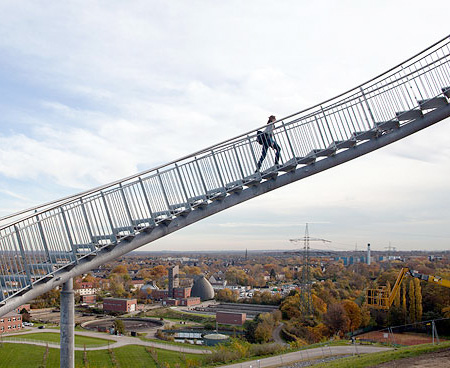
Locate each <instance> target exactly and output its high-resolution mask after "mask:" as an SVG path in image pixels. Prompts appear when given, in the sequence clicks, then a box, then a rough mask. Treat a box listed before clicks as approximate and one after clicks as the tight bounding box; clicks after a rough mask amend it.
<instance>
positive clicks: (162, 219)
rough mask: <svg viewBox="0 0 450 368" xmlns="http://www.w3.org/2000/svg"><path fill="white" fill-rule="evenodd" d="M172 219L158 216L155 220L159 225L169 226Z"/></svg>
mask: <svg viewBox="0 0 450 368" xmlns="http://www.w3.org/2000/svg"><path fill="white" fill-rule="evenodd" d="M172 220H173V219H172V217H169V216H158V217H156V218H155V222H156V223H157V224H163V225H166V226H167V225H169V224H170V223H171V222H172Z"/></svg>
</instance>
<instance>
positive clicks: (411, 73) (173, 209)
mask: <svg viewBox="0 0 450 368" xmlns="http://www.w3.org/2000/svg"><path fill="white" fill-rule="evenodd" d="M449 43H450V39H449V38H448V37H446V38H445V39H443V40H441V41H439V42H437V43H436V44H434V45H432V46H430V47H429V48H427V49H426V50H424V51H422V52H421V53H419V54H417V55H415V56H414V57H412V58H410V59H408V60H407V61H405V62H404V63H402V64H400V65H398V66H396V67H394V68H392V69H390V70H389V71H387V72H386V73H384V74H382V75H380V76H378V77H376V78H374V79H372V80H370V81H368V82H366V83H364V84H363V85H360V86H358V87H356V88H354V89H352V90H350V91H347V92H345V93H343V94H341V95H339V96H337V97H335V98H333V99H330V100H328V101H325V102H323V103H322V104H319V105H316V106H313V107H312V108H310V109H307V110H303V111H300V112H298V113H295V114H293V115H290V116H288V117H285V118H283V119H280V120H278V121H276V122H275V123H274V126H273V128H274V129H273V136H274V140H275V141H276V143H277V144H278V145H279V147H280V149H281V159H280V162H279V165H275V162H274V159H275V152H274V150H273V149H269V150H268V152H267V157H266V158H265V160H264V161H263V165H262V167H261V169H259V170H258V169H257V162H258V160H259V158H260V156H261V150H262V148H263V146H262V145H260V144H258V142H257V140H256V137H257V130H258V129H255V130H253V131H250V132H247V133H245V134H243V135H240V136H237V137H234V138H232V139H229V140H227V141H224V142H222V143H219V144H217V145H215V146H211V147H208V148H207V149H204V150H202V151H199V152H196V153H194V154H192V155H189V156H186V157H183V158H181V159H179V160H176V161H172V162H170V163H169V164H166V165H163V166H159V167H157V168H154V169H151V170H147V171H144V172H142V173H139V174H137V175H134V176H131V177H128V178H125V179H123V180H119V181H116V182H114V183H111V184H108V185H105V186H102V187H99V188H95V189H93V190H90V191H87V192H83V193H80V194H78V195H75V196H71V197H66V198H64V199H62V200H60V201H56V202H51V203H47V204H45V205H42V206H39V207H35V208H32V209H31V210H27V211H22V212H19V213H17V214H13V215H11V216H7V217H4V218H2V219H1V220H3V221H4V220H7V219H10V220H11V219H14V218H15V216H16V217H17V216H18V215H21V216H22V218H20V219H18V220H17V219H16V220H13V221H12V222H11V223H9V224H7V225H4V226H2V227H0V253H1V257H0V300H1V299H3V300H4V301H5V300H7V299H8V298H11V297H12V296H14V295H17V294H18V293H20V292H21V291H23V290H26V289H28V288H30V287H32V285H33V284H34V283H37V282H40V281H42V280H43V279H45V278H47V277H48V276H49V275H52V274H53V273H55V272H56V271H58V270H60V269H61V268H63V267H67V266H68V265H70V264H76V263H77V262H78V261H79V260H80V259H81V258H84V257H91V256H95V254H97V253H98V252H99V251H100V250H101V249H104V248H105V247H108V246H110V245H111V244H114V245H115V244H118V243H119V245H120V242H121V241H123V240H124V239H128V238H130V237H132V236H133V235H134V234H136V233H138V232H142V231H151V230H152V229H153V228H154V227H156V226H160V225H161V224H167V223H168V222H170V221H171V220H172V219H174V218H175V217H177V216H182V215H186V214H188V213H189V212H190V211H192V210H194V209H195V208H197V207H202V206H207V205H208V203H210V202H211V201H214V200H215V199H219V198H223V197H225V196H227V195H230V194H231V193H234V192H235V191H239V190H242V189H243V188H244V187H248V186H250V185H255V184H256V183H258V182H260V181H262V180H265V179H269V178H271V177H273V173H277V172H278V171H289V170H292V169H295V168H296V167H297V166H299V165H307V164H311V163H313V162H315V161H316V160H320V159H323V158H326V157H328V156H330V155H332V154H334V153H335V152H336V151H338V150H340V149H346V148H350V147H352V146H354V145H357V144H359V143H360V142H363V141H364V140H367V139H371V138H374V137H376V136H379V135H382V134H388V133H389V132H390V131H391V130H392V129H396V128H398V127H401V126H402V125H404V124H408V123H409V122H411V121H413V120H415V119H417V118H420V117H421V116H422V114H424V113H425V114H426V113H427V111H428V110H429V109H433V108H436V107H437V106H439V103H447V100H446V97H445V96H446V95H447V96H448V92H447V89H446V88H447V87H450V47H449ZM443 89H444V90H443ZM263 128H265V127H263ZM263 128H259V129H263Z"/></svg>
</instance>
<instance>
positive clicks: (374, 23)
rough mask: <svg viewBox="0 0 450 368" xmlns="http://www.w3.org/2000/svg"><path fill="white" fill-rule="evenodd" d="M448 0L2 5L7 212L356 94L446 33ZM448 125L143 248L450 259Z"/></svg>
mask: <svg viewBox="0 0 450 368" xmlns="http://www.w3.org/2000/svg"><path fill="white" fill-rule="evenodd" d="M438 9H442V10H444V9H448V2H445V1H432V2H428V3H426V4H425V3H423V2H418V1H395V2H392V1H377V2H369V1H339V2H336V1H322V2H319V3H317V4H316V2H311V1H278V2H273V1H255V0H250V1H245V2H243V1H227V2H223V1H189V2H187V1H176V0H175V1H170V2H162V1H151V0H150V1H132V2H123V1H68V2H54V1H21V2H19V3H18V2H17V1H2V2H1V3H0V13H1V14H2V22H1V23H0V93H1V96H2V98H1V99H0V109H1V114H0V215H6V214H9V213H12V212H14V211H17V210H19V209H23V208H27V207H30V206H34V205H37V204H40V203H43V202H46V201H49V200H52V199H56V198H59V197H62V196H65V195H68V194H72V193H76V192H79V191H82V190H86V189H89V188H92V187H94V186H97V185H101V184H104V183H107V182H110V181H113V180H116V179H119V178H121V177H125V176H127V175H131V174H133V173H136V172H138V171H141V170H144V169H148V168H151V167H154V166H156V165H159V164H162V163H165V162H168V161H171V160H173V159H175V158H178V157H181V156H184V155H186V154H189V153H191V152H194V151H197V150H199V149H201V148H204V147H206V146H208V145H211V144H214V143H217V142H220V141H222V140H224V139H226V138H229V137H232V136H235V135H237V134H239V133H242V132H244V131H247V130H250V129H253V128H255V127H257V126H260V125H262V124H264V123H265V121H266V119H267V116H268V115H270V114H272V113H275V114H276V115H277V116H278V117H282V116H286V115H289V114H291V113H293V112H296V111H299V110H302V109H304V108H307V107H309V106H311V105H314V104H316V103H319V102H320V101H323V100H325V99H328V98H330V97H332V96H334V95H337V94H339V93H341V92H343V91H345V90H348V89H350V88H352V87H354V86H356V85H358V84H360V83H362V82H364V81H366V80H368V79H370V78H372V77H374V76H375V75H377V74H379V73H381V72H383V71H385V70H387V69H389V68H390V67H392V66H394V65H396V64H397V63H399V62H401V61H403V60H405V59H406V58H408V57H410V56H412V55H413V54H415V53H416V52H419V51H421V50H422V49H424V48H425V47H427V46H429V45H430V44H432V43H434V42H435V41H437V40H439V39H441V38H442V37H444V36H446V35H447V34H448V32H449V31H448V27H447V26H446V25H447V24H448V14H447V13H448V12H445V11H438ZM449 136H450V128H449V121H448V120H447V121H444V122H441V123H439V124H437V125H436V126H433V127H431V128H429V129H427V130H425V131H423V132H419V133H417V134H416V135H414V136H412V137H409V138H407V139H405V140H402V141H401V142H398V143H396V144H394V145H391V146H389V147H387V148H384V149H382V150H380V151H378V152H375V153H372V154H370V155H367V156H364V157H362V158H359V159H357V160H355V161H352V162H350V163H347V164H345V165H342V166H341V167H337V168H334V169H331V170H328V171H327V172H325V173H322V174H319V175H317V176H314V177H311V178H308V179H306V180H303V181H301V182H298V183H295V184H292V185H289V186H287V187H285V188H283V189H280V190H277V191H276V192H274V193H270V194H267V195H265V196H263V197H260V198H257V199H254V200H252V201H250V202H248V203H246V204H242V205H240V206H237V207H236V208H232V209H230V210H227V211H225V212H223V213H221V214H218V215H216V216H214V217H212V218H210V219H207V220H204V221H202V222H201V223H198V224H196V225H193V226H191V227H190V228H187V229H184V230H182V231H179V232H177V233H176V234H173V235H171V236H169V237H166V238H164V239H161V240H160V241H157V242H155V243H152V244H151V245H149V246H147V247H145V249H158V250H162V249H177V250H183V249H189V250H191V249H202V250H204V249H218V248H219V249H223V248H229V249H244V248H245V247H248V248H249V249H275V248H276V249H292V248H293V245H292V244H290V243H289V242H288V241H287V239H289V238H293V237H300V236H302V235H303V233H304V224H305V223H306V222H309V223H311V225H310V234H311V236H315V237H320V238H326V239H329V240H332V241H333V243H331V244H329V245H327V247H333V248H334V249H352V248H354V246H355V244H357V245H358V246H359V247H360V248H362V247H364V246H365V244H366V243H368V242H370V243H371V244H373V249H375V250H381V249H384V247H385V246H388V245H389V242H390V243H391V244H392V245H393V246H396V247H397V248H398V249H449V248H450V229H449V226H448V225H449V224H450V200H449V198H450V196H449V195H448V183H449V179H450V171H449V170H448V167H449V164H450V144H449V138H448V137H449Z"/></svg>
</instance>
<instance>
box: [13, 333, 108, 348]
mask: <svg viewBox="0 0 450 368" xmlns="http://www.w3.org/2000/svg"><path fill="white" fill-rule="evenodd" d="M59 337H60V334H59V333H56V332H55V333H53V332H36V333H31V334H26V335H21V336H11V337H9V338H11V339H14V340H33V341H44V342H49V343H55V344H59ZM6 338H8V337H6ZM113 342H114V340H109V339H99V338H95V337H88V336H80V335H75V345H77V346H84V345H86V347H93V346H106V345H108V343H113Z"/></svg>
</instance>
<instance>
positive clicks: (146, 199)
mask: <svg viewBox="0 0 450 368" xmlns="http://www.w3.org/2000/svg"><path fill="white" fill-rule="evenodd" d="M139 184H141V189H142V194H143V196H144V200H145V203H146V204H147V209H148V213H149V214H150V217H151V218H152V219H153V212H152V208H151V206H150V201H149V199H148V196H147V192H146V190H145V186H144V183H143V182H142V178H141V177H139Z"/></svg>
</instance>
